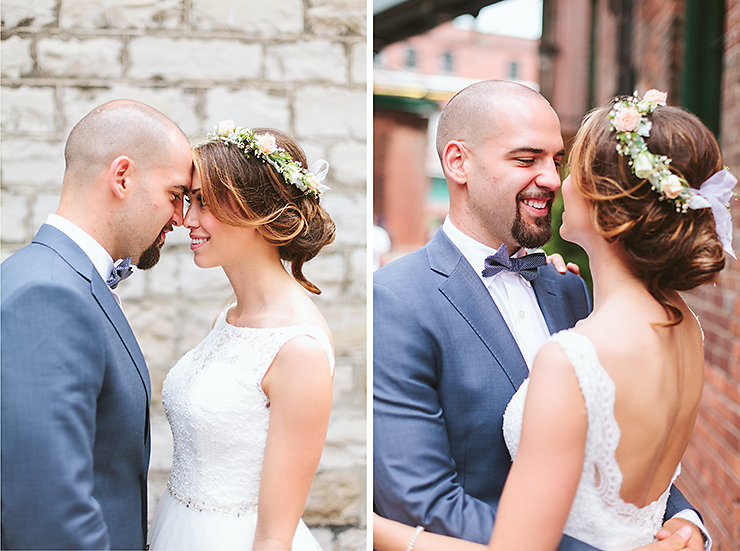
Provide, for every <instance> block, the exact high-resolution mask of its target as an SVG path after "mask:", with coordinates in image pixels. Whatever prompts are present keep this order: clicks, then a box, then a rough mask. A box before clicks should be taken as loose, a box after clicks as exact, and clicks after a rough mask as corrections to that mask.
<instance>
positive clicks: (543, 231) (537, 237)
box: [511, 203, 552, 249]
mask: <svg viewBox="0 0 740 551" xmlns="http://www.w3.org/2000/svg"><path fill="white" fill-rule="evenodd" d="M551 224H552V203H550V209H549V210H548V211H547V215H546V216H540V217H539V218H535V220H534V224H530V223H528V222H525V221H524V220H522V212H521V210H520V209H519V208H517V209H516V216H515V217H514V225H513V226H512V227H511V235H512V237H513V238H514V240H515V241H516V242H517V243H519V244H520V245H521V246H522V247H525V248H527V249H537V248H539V247H542V246H543V245H544V244H545V243H547V242H548V241H550V237H552V225H551Z"/></svg>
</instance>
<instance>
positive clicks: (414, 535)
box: [406, 526, 424, 551]
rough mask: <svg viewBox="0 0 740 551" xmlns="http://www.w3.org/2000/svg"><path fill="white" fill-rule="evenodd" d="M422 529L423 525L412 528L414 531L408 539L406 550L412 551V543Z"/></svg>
mask: <svg viewBox="0 0 740 551" xmlns="http://www.w3.org/2000/svg"><path fill="white" fill-rule="evenodd" d="M423 531H424V527H423V526H417V527H416V529H415V530H414V533H413V534H412V535H411V539H410V540H409V543H408V545H407V546H406V551H412V550H413V549H414V544H415V543H416V538H418V537H419V534H421V533H422V532H423Z"/></svg>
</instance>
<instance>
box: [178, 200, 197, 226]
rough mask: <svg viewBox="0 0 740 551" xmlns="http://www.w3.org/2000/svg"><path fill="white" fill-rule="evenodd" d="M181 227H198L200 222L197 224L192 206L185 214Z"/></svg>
mask: <svg viewBox="0 0 740 551" xmlns="http://www.w3.org/2000/svg"><path fill="white" fill-rule="evenodd" d="M182 225H183V226H185V227H186V228H197V227H198V226H199V225H200V222H198V217H197V216H196V215H195V209H194V208H193V205H192V204H191V205H190V206H189V207H188V211H187V212H186V213H185V218H184V219H183V221H182Z"/></svg>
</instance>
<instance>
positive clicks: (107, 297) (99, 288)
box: [33, 224, 151, 404]
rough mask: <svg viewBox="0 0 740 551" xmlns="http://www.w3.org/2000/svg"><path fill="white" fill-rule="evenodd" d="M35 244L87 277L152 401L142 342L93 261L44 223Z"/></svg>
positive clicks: (148, 398) (68, 239) (62, 235)
mask: <svg viewBox="0 0 740 551" xmlns="http://www.w3.org/2000/svg"><path fill="white" fill-rule="evenodd" d="M33 242H34V243H39V244H41V245H44V246H46V247H49V248H50V249H53V250H54V251H56V252H57V254H59V255H60V256H61V257H62V258H63V259H64V260H65V262H67V264H69V265H70V266H71V267H72V268H73V269H74V270H75V271H76V272H77V273H78V274H79V275H80V276H81V277H83V278H84V279H86V280H87V281H88V282H89V283H90V291H91V293H92V295H93V297H94V298H95V301H96V302H97V303H98V305H99V306H100V308H101V309H102V310H103V313H104V314H105V316H106V317H107V318H108V320H109V321H110V322H111V324H112V325H113V329H115V331H116V333H117V334H118V336H119V338H120V339H121V342H122V343H123V346H124V347H125V348H126V350H127V351H128V354H129V356H130V357H131V361H132V362H133V363H134V366H135V367H136V371H137V373H138V374H139V378H140V379H141V382H142V384H143V385H144V390H145V391H146V396H147V404H148V403H149V400H150V396H151V389H150V382H149V372H148V371H147V368H146V361H145V360H144V356H143V354H142V353H141V349H140V348H139V344H138V343H137V342H136V337H134V333H133V331H132V330H131V326H130V325H129V323H128V320H127V319H126V316H124V315H123V311H122V310H121V308H120V306H118V303H117V302H116V299H115V298H114V297H113V294H112V293H111V292H110V289H108V286H107V285H106V284H105V282H104V281H103V279H102V278H101V277H100V274H99V273H98V271H97V270H96V269H95V266H94V265H93V263H92V261H91V260H90V259H89V258H88V256H87V255H86V254H85V253H84V252H83V251H82V249H80V248H79V246H77V244H76V243H75V242H74V241H72V239H70V238H69V237H68V236H67V235H65V234H64V233H63V232H61V231H59V230H58V229H56V228H54V227H52V226H49V225H48V224H44V225H42V226H41V228H40V229H39V231H38V233H37V234H36V236H35V237H34V239H33Z"/></svg>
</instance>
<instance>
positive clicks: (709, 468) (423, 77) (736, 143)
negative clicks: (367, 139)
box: [373, 0, 740, 551]
mask: <svg viewBox="0 0 740 551" xmlns="http://www.w3.org/2000/svg"><path fill="white" fill-rule="evenodd" d="M490 3H491V2H490V0H488V1H486V0H435V1H425V0H376V2H375V4H374V36H373V47H374V65H375V67H374V81H373V89H374V94H373V101H374V114H373V119H374V128H373V138H374V144H373V158H374V174H373V186H374V187H373V216H374V220H375V222H376V224H380V225H382V226H383V227H384V228H385V230H386V231H387V233H388V235H389V237H390V240H391V243H392V248H391V250H390V251H389V252H388V253H386V258H387V259H392V258H393V257H395V256H397V255H400V254H404V253H406V252H409V251H410V250H413V249H416V248H418V247H420V246H421V245H423V244H424V243H425V242H426V241H427V240H428V238H429V233H430V231H433V228H434V227H435V226H436V225H437V224H438V223H439V222H440V221H441V219H442V217H443V216H444V215H445V214H446V202H445V201H446V186H445V185H444V182H443V180H440V177H441V172H440V169H439V168H437V167H438V166H439V162H438V160H437V158H436V153H433V151H432V150H431V145H430V144H432V143H433V142H434V140H433V138H434V127H435V126H436V116H437V115H438V113H439V110H440V108H441V107H442V106H443V105H444V103H445V101H447V100H448V99H449V97H451V95H452V94H453V93H454V92H457V91H458V90H460V89H461V88H463V87H464V86H465V85H466V84H468V83H469V82H471V80H470V79H484V78H502V79H507V80H517V81H520V82H523V83H525V84H528V85H530V86H532V87H533V88H535V89H538V90H540V91H541V92H542V94H543V95H544V96H545V97H546V98H547V99H548V100H549V101H550V102H551V103H552V105H553V107H554V108H555V110H556V111H557V112H558V114H559V115H560V120H561V123H562V128H563V138H564V140H565V143H566V148H567V144H568V143H569V142H570V140H571V139H572V137H573V135H574V134H575V131H576V129H577V127H578V124H579V122H580V120H581V118H582V117H583V115H584V114H585V113H586V112H587V111H588V110H589V109H591V108H592V107H595V106H597V105H600V104H602V103H604V102H606V101H607V100H608V99H609V98H611V97H612V96H614V95H616V94H620V93H626V94H629V93H631V92H632V91H634V90H635V89H638V90H640V91H641V92H644V91H645V90H647V89H649V88H659V89H661V90H665V91H667V92H668V101H669V103H671V104H672V105H680V106H683V107H684V108H686V109H688V110H689V111H692V112H694V113H696V114H697V115H698V116H699V117H700V118H701V119H702V120H703V121H704V123H705V124H707V126H708V127H709V128H710V129H712V130H713V131H714V132H715V134H716V135H717V137H718V138H719V140H720V143H721V145H722V149H723V152H724V155H725V162H726V164H727V165H728V166H729V167H730V169H731V170H732V171H733V172H734V173H735V174H736V175H740V0H705V1H700V0H643V1H640V2H638V1H636V0H533V1H531V2H530V1H529V0H502V1H499V2H494V3H493V5H492V6H491V7H486V8H485V9H483V10H481V8H484V6H486V5H487V4H490ZM497 10H501V12H499V14H498V15H497V14H496V12H497ZM508 10H512V11H514V12H515V13H516V14H517V15H515V16H514V17H513V18H512V19H509V14H508V13H507V12H508ZM463 14H468V15H466V16H465V18H464V19H462V20H461V19H455V18H457V17H458V16H460V15H463ZM471 14H472V15H478V18H477V20H476V22H474V23H471V22H470V18H471V17H472V15H471ZM491 14H494V15H491ZM491 17H493V18H494V19H498V20H499V21H498V23H501V24H502V26H503V29H498V30H497V32H498V33H499V34H506V35H510V34H513V33H514V32H516V28H517V27H518V26H519V25H518V23H519V22H521V21H524V20H533V21H535V22H536V23H537V25H538V26H539V31H540V32H538V33H537V34H538V36H535V37H530V38H529V40H528V41H527V40H522V39H521V38H519V39H512V38H510V37H508V38H505V37H491V36H489V35H488V34H487V33H486V32H484V31H485V30H486V28H487V27H488V26H489V24H490V21H489V20H488V19H489V18H491ZM494 23H496V21H494ZM540 33H541V34H540ZM513 40H516V42H512V41H513ZM493 48H495V49H496V50H497V51H496V52H491V51H489V50H490V49H493ZM458 52H460V53H458ZM462 52H465V54H464V55H463V54H462ZM530 56H532V57H533V58H534V61H530V60H529V58H530ZM461 57H463V58H465V60H464V61H463V60H462V59H461ZM473 62H478V63H477V64H476V63H473ZM530 63H534V64H535V66H536V67H535V68H534V69H533V71H534V76H531V73H530V72H528V71H529V69H528V67H530ZM476 65H477V66H476ZM514 67H516V70H514ZM736 191H737V190H736ZM731 208H732V213H733V219H734V229H735V232H734V233H735V238H736V239H735V248H736V249H740V244H739V243H738V238H739V235H738V234H739V233H740V232H738V231H737V228H738V227H739V226H740V222H739V221H738V219H740V205H739V204H738V201H737V200H736V199H735V200H733V201H732V204H731ZM561 209H562V205H561V204H560V205H556V209H555V211H556V212H555V216H554V217H553V218H554V220H553V223H554V225H555V226H559V222H560V216H559V214H560V211H561ZM554 235H555V236H556V237H555V238H554V239H553V241H552V242H551V243H550V244H549V245H548V246H547V247H546V250H549V251H552V250H557V251H560V252H562V253H563V254H564V256H565V257H566V258H567V259H569V260H573V259H575V260H576V261H577V262H578V263H579V264H580V265H581V266H582V268H586V267H587V264H586V260H585V257H584V256H582V252H580V251H579V250H578V249H577V247H575V245H572V244H570V243H567V242H564V241H562V240H560V239H559V237H557V232H554ZM586 276H587V277H588V272H587V270H586ZM687 300H688V302H689V304H690V305H691V307H692V309H693V310H694V311H695V312H696V314H697V315H698V317H699V319H700V320H701V323H702V327H703V329H704V333H705V337H706V340H705V355H706V382H705V386H704V394H703V397H702V404H701V410H700V412H699V416H698V419H697V425H696V429H695V432H694V435H693V437H692V440H691V443H690V445H689V448H688V450H687V452H686V455H685V456H684V460H683V474H682V475H681V476H680V478H679V480H678V486H679V488H681V489H682V490H683V491H684V493H685V494H686V495H687V497H688V498H689V499H690V500H691V501H692V502H693V503H694V505H695V506H696V507H697V508H698V509H699V510H700V511H701V512H702V514H703V515H704V520H705V522H706V524H707V527H708V528H709V530H710V532H711V534H712V537H713V538H714V546H713V549H714V550H718V551H730V550H734V549H737V548H738V542H739V541H740V264H739V263H738V262H737V261H735V260H733V259H731V258H728V262H727V267H726V269H725V270H724V271H723V272H722V273H721V275H720V278H719V280H718V282H717V284H716V285H715V286H711V285H706V286H704V287H702V288H700V289H699V290H697V291H695V292H693V293H691V294H688V295H687Z"/></svg>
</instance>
